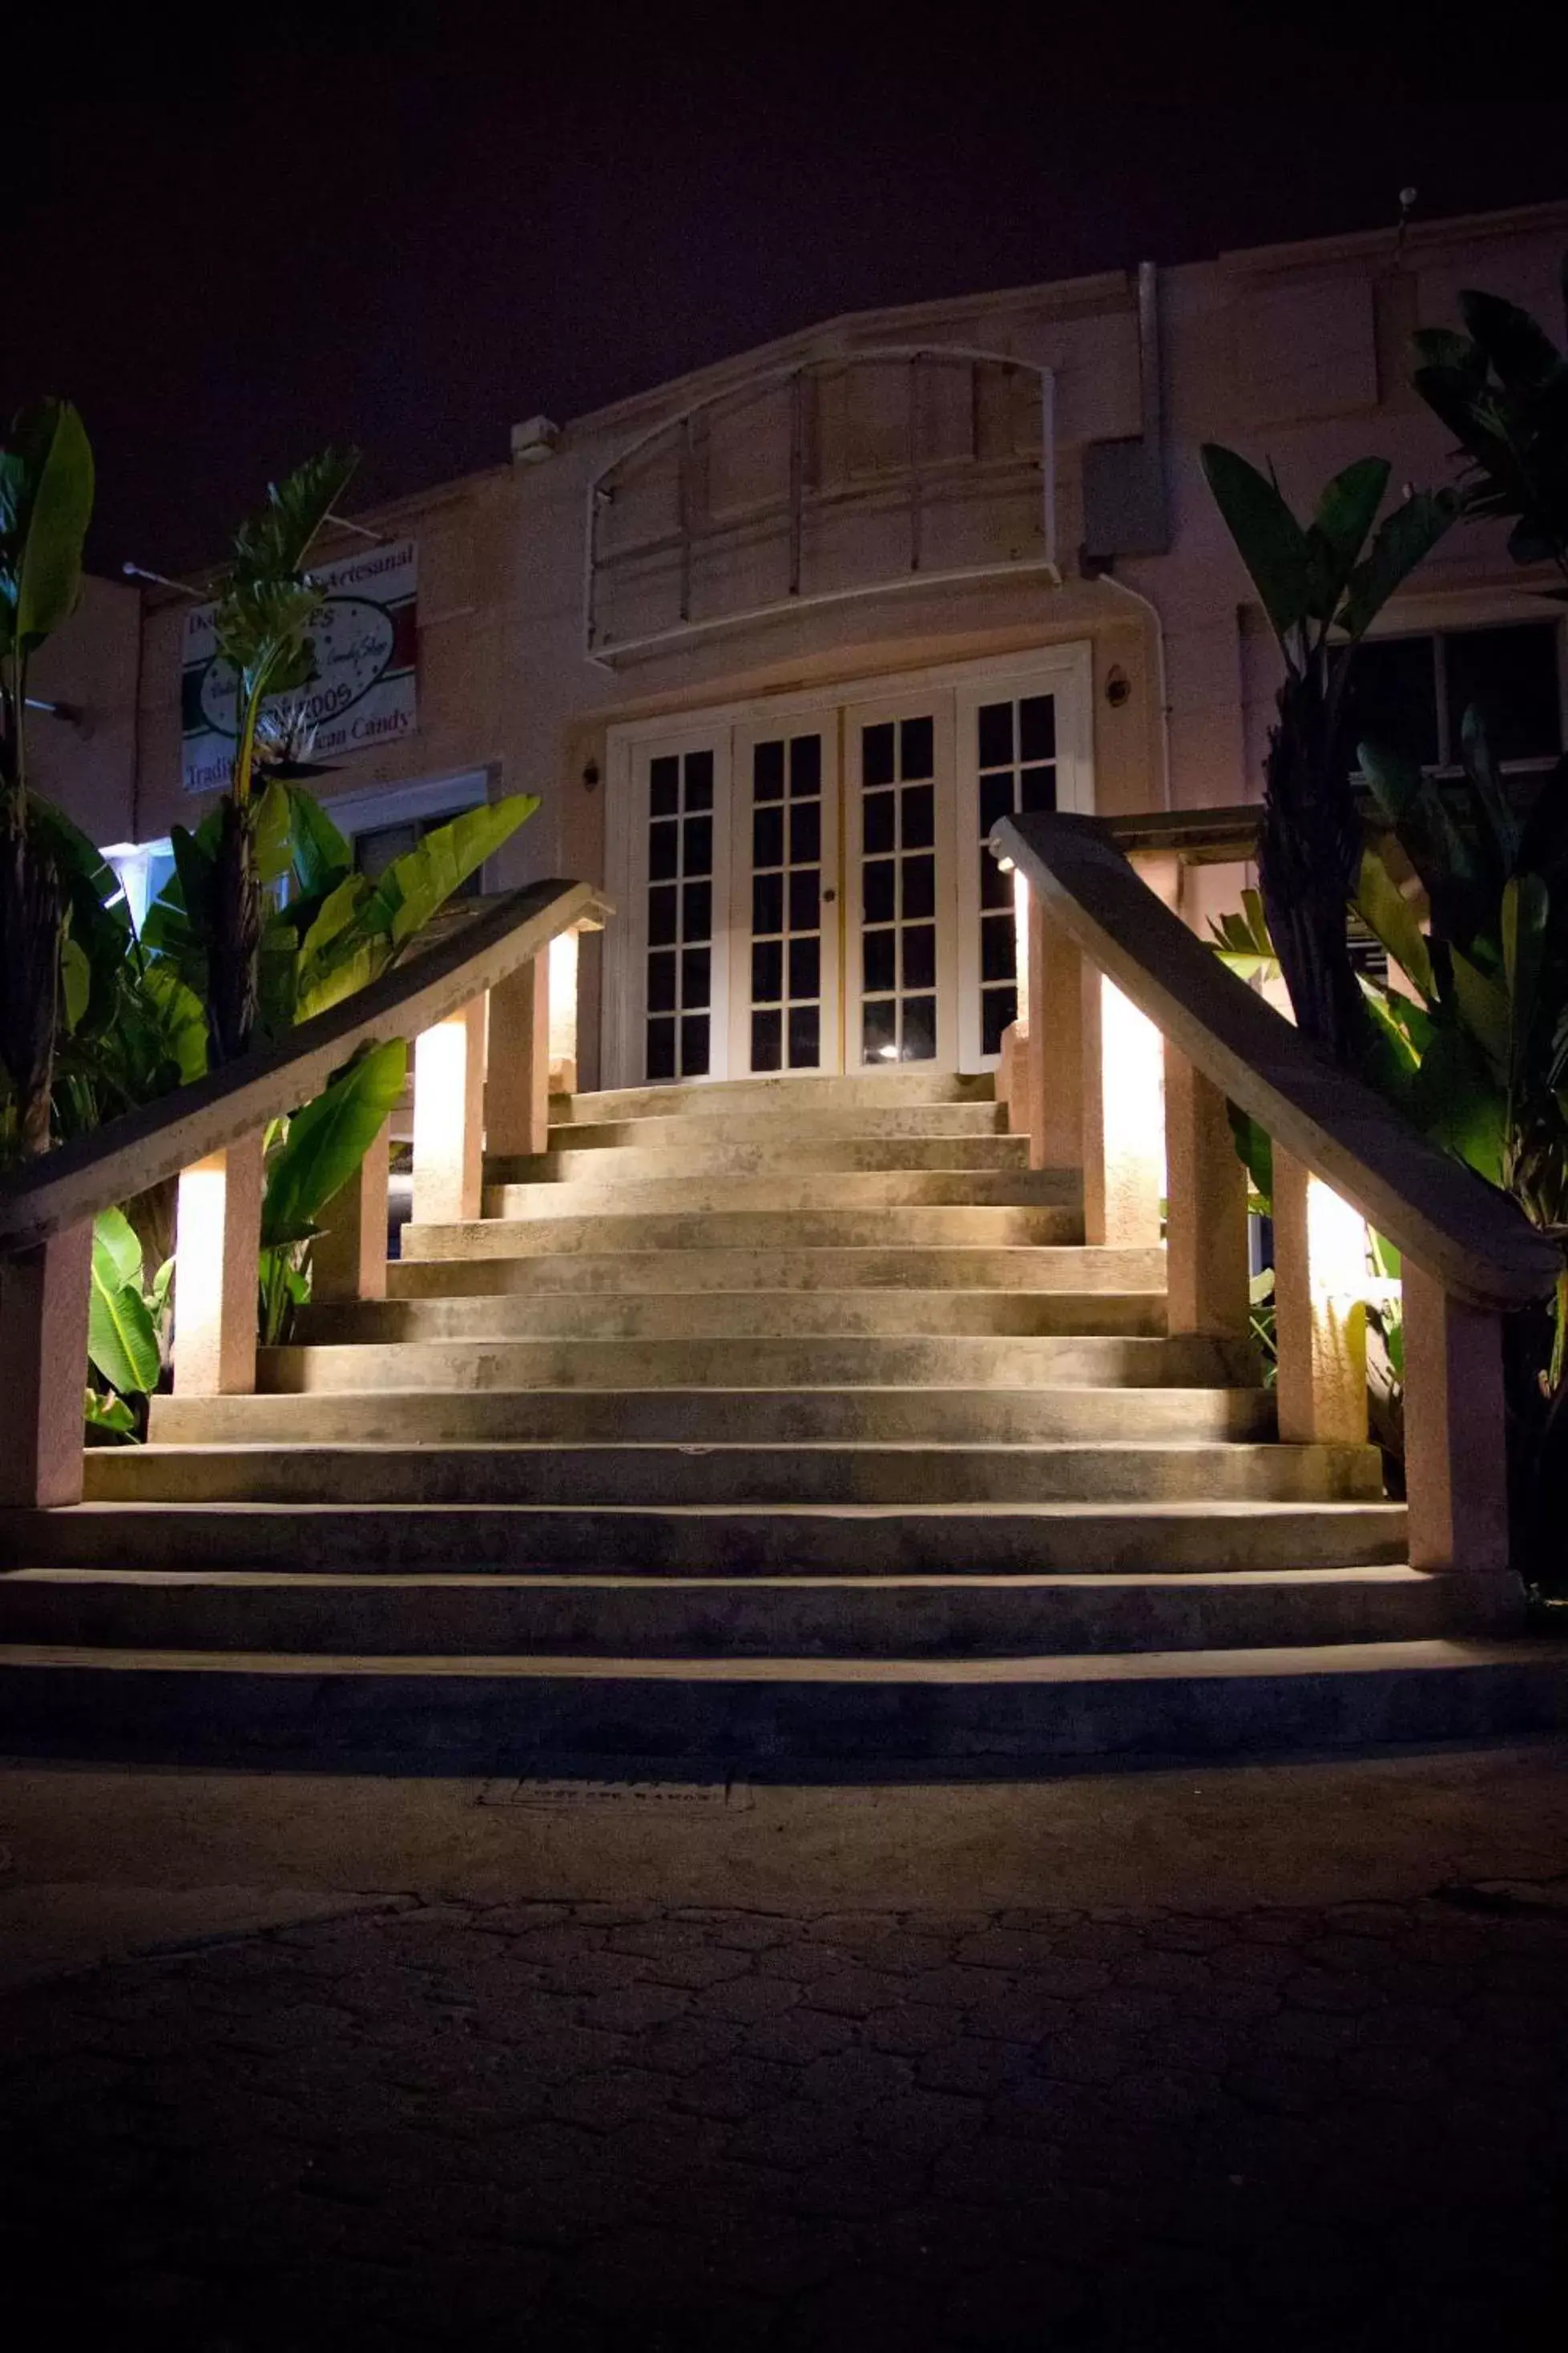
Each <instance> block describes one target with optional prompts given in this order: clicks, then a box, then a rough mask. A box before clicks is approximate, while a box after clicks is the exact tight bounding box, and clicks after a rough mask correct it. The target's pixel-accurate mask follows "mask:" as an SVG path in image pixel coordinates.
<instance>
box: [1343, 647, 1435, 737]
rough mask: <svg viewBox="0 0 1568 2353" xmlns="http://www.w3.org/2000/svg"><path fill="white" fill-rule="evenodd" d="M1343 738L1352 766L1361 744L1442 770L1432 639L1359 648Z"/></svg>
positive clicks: (1352, 674) (1347, 690)
mask: <svg viewBox="0 0 1568 2353" xmlns="http://www.w3.org/2000/svg"><path fill="white" fill-rule="evenodd" d="M1342 742H1343V744H1344V746H1345V754H1346V762H1347V765H1349V766H1351V767H1352V768H1353V767H1355V766H1356V765H1357V759H1356V747H1357V745H1358V744H1378V745H1380V746H1381V747H1382V748H1383V749H1384V751H1389V752H1400V753H1403V754H1404V755H1405V758H1406V759H1407V760H1417V761H1419V762H1420V764H1421V765H1422V766H1423V767H1424V768H1431V767H1436V764H1437V760H1438V757H1439V753H1438V744H1437V670H1436V644H1435V642H1434V640H1433V639H1432V638H1376V639H1373V641H1371V642H1370V643H1366V644H1363V645H1361V646H1358V647H1357V649H1356V652H1355V659H1354V660H1353V662H1352V666H1351V676H1350V685H1349V686H1348V688H1347V689H1346V691H1345V701H1344V733H1343V736H1342Z"/></svg>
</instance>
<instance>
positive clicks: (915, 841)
mask: <svg viewBox="0 0 1568 2353" xmlns="http://www.w3.org/2000/svg"><path fill="white" fill-rule="evenodd" d="M1007 715H1008V723H1009V725H1010V724H1011V708H1010V706H1009V707H1008V713H1007ZM1010 741H1011V739H1010V738H1009V743H1010ZM935 773H936V724H935V721H934V719H933V718H932V717H931V715H930V714H929V713H926V712H921V713H920V714H918V715H917V716H915V717H913V718H910V719H900V720H899V721H897V722H896V723H895V722H890V721H880V722H879V723H877V724H876V725H875V726H870V727H864V728H862V729H861V732H860V777H861V788H862V790H861V815H860V839H861V844H862V848H863V849H864V851H865V852H866V853H867V854H866V856H865V858H864V860H863V862H862V865H861V869H860V911H859V912H860V931H861V948H860V976H861V1012H860V1059H861V1060H862V1061H863V1062H894V1061H905V1062H927V1061H931V1060H934V1058H935V1055H936V999H935V997H934V995H932V994H931V991H933V990H934V988H935V987H936V929H935V925H934V923H933V921H932V918H933V917H934V915H935V913H936V853H935V843H936V786H935V782H934V778H935ZM873 853H875V854H873Z"/></svg>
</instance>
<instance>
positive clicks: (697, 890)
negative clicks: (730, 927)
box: [680, 882, 713, 940]
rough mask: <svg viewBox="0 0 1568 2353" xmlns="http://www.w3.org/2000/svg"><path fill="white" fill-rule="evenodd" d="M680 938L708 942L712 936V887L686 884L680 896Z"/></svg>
mask: <svg viewBox="0 0 1568 2353" xmlns="http://www.w3.org/2000/svg"><path fill="white" fill-rule="evenodd" d="M680 936H681V938H682V939H684V940H710V939H711V938H712V936H713V885H712V884H711V883H710V882H688V883H687V885H686V886H685V889H684V890H683V891H682V892H681V894H680Z"/></svg>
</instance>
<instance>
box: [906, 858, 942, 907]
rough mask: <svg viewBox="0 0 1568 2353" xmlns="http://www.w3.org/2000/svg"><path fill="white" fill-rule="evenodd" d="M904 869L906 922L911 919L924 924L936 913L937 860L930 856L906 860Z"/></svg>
mask: <svg viewBox="0 0 1568 2353" xmlns="http://www.w3.org/2000/svg"><path fill="white" fill-rule="evenodd" d="M903 867H904V906H903V914H904V921H905V922H906V923H908V922H909V921H910V918H911V917H913V918H915V919H916V920H917V921H920V922H923V921H924V920H925V918H926V917H927V916H928V915H934V914H935V913H936V860H935V859H934V858H931V857H930V856H929V855H928V856H926V857H923V858H906V859H905V860H904V861H903Z"/></svg>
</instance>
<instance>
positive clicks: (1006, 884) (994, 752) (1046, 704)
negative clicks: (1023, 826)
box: [974, 694, 1057, 1054]
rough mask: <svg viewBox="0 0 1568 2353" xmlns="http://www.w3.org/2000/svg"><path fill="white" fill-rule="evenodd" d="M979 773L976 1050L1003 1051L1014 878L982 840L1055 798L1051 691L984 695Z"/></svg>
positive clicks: (1014, 983)
mask: <svg viewBox="0 0 1568 2353" xmlns="http://www.w3.org/2000/svg"><path fill="white" fill-rule="evenodd" d="M974 724H975V746H974V748H975V762H976V767H977V771H978V775H979V779H980V850H979V857H980V1050H981V1051H982V1053H984V1054H996V1053H1000V1051H1001V1050H1002V1032H1003V1030H1004V1029H1006V1027H1007V1025H1008V1023H1009V1022H1010V1021H1013V1020H1016V1018H1017V1012H1018V977H1017V940H1016V934H1015V930H1014V921H1013V878H1012V876H1011V875H1010V874H1005V873H1004V872H1003V871H1002V869H1001V868H1000V866H998V865H997V863H996V860H994V858H993V857H992V855H991V852H990V850H989V849H987V847H986V844H987V843H988V842H989V840H990V839H991V832H992V828H993V827H994V826H996V825H999V824H1000V823H1001V821H1002V819H1003V818H1005V817H1016V816H1017V815H1018V813H1019V812H1020V811H1021V810H1035V809H1042V810H1050V809H1054V808H1055V807H1056V805H1057V704H1056V697H1055V695H1053V694H1025V695H1019V696H1013V697H1010V698H1009V699H1008V700H1007V701H1006V702H983V703H982V704H981V706H980V708H979V710H978V711H977V712H976V713H975V720H974Z"/></svg>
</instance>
